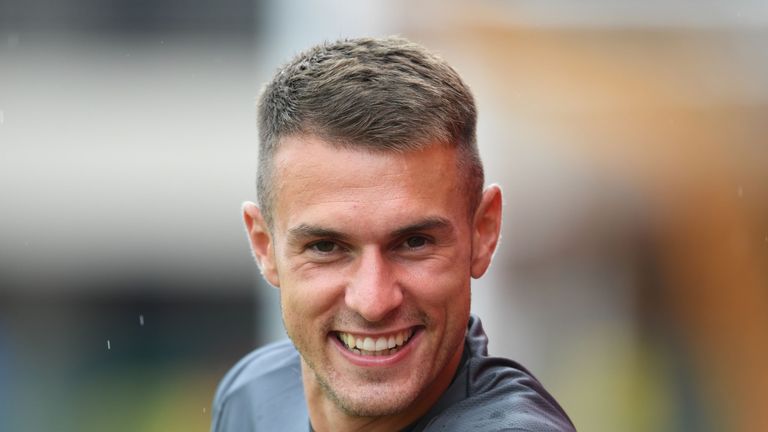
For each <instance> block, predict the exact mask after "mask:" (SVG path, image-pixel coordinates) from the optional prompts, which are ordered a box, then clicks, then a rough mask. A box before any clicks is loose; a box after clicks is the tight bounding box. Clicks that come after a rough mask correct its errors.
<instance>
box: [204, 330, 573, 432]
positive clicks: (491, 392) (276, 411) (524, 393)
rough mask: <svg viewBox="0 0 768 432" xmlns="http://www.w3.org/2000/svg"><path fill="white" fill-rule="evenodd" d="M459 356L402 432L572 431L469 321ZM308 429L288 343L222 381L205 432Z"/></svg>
mask: <svg viewBox="0 0 768 432" xmlns="http://www.w3.org/2000/svg"><path fill="white" fill-rule="evenodd" d="M464 347H465V349H464V356H463V357H462V361H461V364H460V365H459V368H458V370H457V371H456V375H455V377H454V379H453V382H452V383H451V385H450V386H449V387H448V389H447V390H446V391H445V393H443V395H442V396H441V397H440V399H439V400H438V401H437V402H436V403H435V405H434V406H433V407H432V408H431V409H430V410H429V411H428V412H427V413H426V414H425V415H424V416H422V417H421V418H420V419H419V420H418V421H416V422H415V423H414V424H411V425H410V426H408V427H407V428H406V429H405V430H404V431H407V432H418V431H469V430H472V431H521V432H522V431H527V432H551V431H552V432H554V431H575V430H576V429H575V428H574V426H573V423H571V421H570V419H569V418H568V415H566V413H565V411H563V409H562V408H561V407H560V405H559V404H558V403H557V401H555V399H554V398H553V397H552V396H551V395H550V394H549V393H548V392H547V391H546V390H545V389H544V387H543V386H542V385H541V383H539V381H538V380H536V378H534V377H533V375H532V374H531V373H530V372H528V370H527V369H525V368H524V367H523V366H521V365H520V364H519V363H517V362H514V361H512V360H509V359H505V358H500V357H489V356H488V338H487V337H486V335H485V332H484V331H483V327H482V324H481V323H480V320H479V319H478V318H477V317H476V316H474V315H473V316H470V319H469V324H468V328H467V336H466V339H465V346H464ZM309 430H311V428H310V425H309V415H308V413H307V406H306V401H305V399H304V389H303V386H302V381H301V366H300V358H299V353H298V352H297V351H296V349H295V348H294V346H293V344H291V342H290V341H289V340H285V341H281V342H276V343H273V344H269V345H266V346H264V347H262V348H259V349H257V350H255V351H253V352H251V353H250V354H248V355H247V356H246V357H244V358H243V359H242V360H240V361H239V362H238V363H237V364H236V365H235V366H234V367H233V368H232V369H231V370H230V371H229V372H228V373H227V374H226V376H225V377H224V379H222V381H221V383H220V384H219V388H218V390H217V391H216V396H215V398H214V401H213V423H212V424H211V431H212V432H249V431H301V432H306V431H309Z"/></svg>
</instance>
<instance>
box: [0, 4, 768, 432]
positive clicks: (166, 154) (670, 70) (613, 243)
mask: <svg viewBox="0 0 768 432" xmlns="http://www.w3.org/2000/svg"><path fill="white" fill-rule="evenodd" d="M390 34H399V35H403V36H406V37H408V38H410V39H412V40H414V41H417V42H420V43H422V44H424V45H426V46H427V47H429V48H431V49H433V50H436V51H437V52H439V53H441V54H442V55H443V57H445V58H446V59H448V61H449V62H450V63H451V64H452V65H454V66H455V68H456V69H457V70H458V71H459V72H460V73H461V74H462V75H463V77H464V78H465V80H466V81H467V83H468V84H469V85H470V86H471V87H472V88H473V90H474V92H475V95H476V98H477V102H478V106H479V111H480V118H479V142H480V146H481V153H482V155H483V158H484V160H485V163H486V166H487V176H488V179H489V181H492V182H497V183H499V184H501V185H502V187H503V190H504V193H505V198H506V204H505V212H506V214H505V221H504V222H505V226H504V237H503V240H502V243H501V248H500V250H499V251H498V253H497V255H496V258H495V263H494V265H493V267H492V268H491V271H490V273H489V274H488V275H487V276H486V277H485V278H484V279H481V280H480V281H477V282H476V283H475V285H474V292H473V309H474V310H475V312H476V313H477V314H479V315H480V316H481V317H482V318H483V320H484V323H485V326H486V329H487V331H488V333H489V335H490V338H491V346H490V349H491V353H492V354H497V355H504V356H508V357H511V358H513V359H516V360H519V361H521V362H522V363H523V364H525V365H526V366H528V367H529V368H530V369H531V370H532V371H533V372H534V374H535V375H537V376H538V377H539V379H540V380H541V381H543V383H544V384H545V386H547V387H548V388H549V389H550V391H551V392H552V393H553V394H554V395H555V397H556V398H557V399H558V400H559V401H560V402H561V403H562V405H563V406H564V408H565V409H566V411H567V412H568V413H569V414H570V416H571V418H572V419H573V421H574V423H575V424H576V426H577V428H578V429H579V430H581V431H616V430H621V431H724V430H728V431H765V430H768V410H766V409H765V408H766V407H767V406H768V371H766V365H768V142H766V136H768V50H766V48H765V45H766V41H768V3H765V2H762V1H753V0H736V1H731V2H695V1H659V0H653V1H645V2H629V1H624V2H615V1H608V0H586V1H580V2H567V1H560V0H558V1H551V2H536V1H533V0H530V1H528V0H526V1H491V0H485V1H475V2H468V1H437V0H430V1H421V2H408V1H405V0H396V1H384V0H378V1H366V2H342V1H340V0H336V1H323V2H321V1H308V2H299V1H296V0H291V1H277V0H219V1H215V2H214V1H206V0H199V1H195V2H181V1H178V0H159V1H129V0H111V1H101V2H99V1H89V0H0V430H2V431H13V432H28V431H42V430H57V431H104V430H109V431H206V430H207V429H208V427H209V423H210V403H211V398H212V396H213V392H214V390H215V386H216V384H217V382H218V380H219V379H220V378H221V376H222V375H223V374H224V373H225V371H226V370H227V369H228V368H229V367H230V366H231V365H232V364H233V363H234V362H235V361H236V360H237V359H239V358H240V357H241V356H242V355H244V354H245V353H247V352H248V351H250V350H252V349H253V348H255V347H256V346H259V345H261V344H263V343H264V342H267V341H270V340H275V339H278V338H281V337H284V336H283V335H284V334H283V331H282V328H281V325H280V319H279V310H278V298H277V292H276V291H275V290H274V289H271V288H268V287H266V286H265V285H264V284H263V283H262V282H261V281H260V279H259V277H258V273H257V271H256V268H255V266H254V265H253V263H252V261H251V258H250V253H249V251H248V248H247V244H246V241H245V236H244V230H243V228H242V227H241V220H240V213H239V209H240V203H241V202H242V201H244V200H248V199H253V198H254V196H255V188H254V179H255V173H254V170H255V165H256V151H257V141H256V136H257V132H256V127H255V107H254V104H255V99H256V96H257V94H258V91H259V88H260V86H261V85H262V83H263V82H264V81H266V80H267V79H269V77H270V75H271V74H272V73H273V71H274V70H275V68H276V67H277V66H278V65H279V64H281V63H282V62H283V61H285V60H287V59H288V58H289V57H291V56H292V55H293V54H294V53H296V52H297V51H299V50H301V49H303V48H305V47H307V46H309V45H312V44H314V43H317V42H320V41H323V40H326V39H336V38H338V37H344V36H360V35H390Z"/></svg>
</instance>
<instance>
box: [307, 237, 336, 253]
mask: <svg viewBox="0 0 768 432" xmlns="http://www.w3.org/2000/svg"><path fill="white" fill-rule="evenodd" d="M337 248H338V245H337V244H336V243H334V242H332V241H330V240H320V241H318V242H314V243H312V244H311V245H309V249H311V250H313V251H315V252H320V253H324V254H327V253H331V252H334V251H336V249H337Z"/></svg>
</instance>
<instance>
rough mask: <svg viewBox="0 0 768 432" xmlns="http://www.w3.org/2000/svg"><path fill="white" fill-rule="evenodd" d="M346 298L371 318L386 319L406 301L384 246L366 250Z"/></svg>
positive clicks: (353, 276) (374, 319)
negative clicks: (384, 254)
mask: <svg viewBox="0 0 768 432" xmlns="http://www.w3.org/2000/svg"><path fill="white" fill-rule="evenodd" d="M344 301H345V302H346V305H347V307H349V308H350V309H352V310H353V311H355V312H357V313H358V314H360V316H362V317H363V318H365V319H366V320H367V321H369V322H377V321H381V320H383V319H384V318H386V317H387V316H388V315H389V313H390V312H392V311H394V310H395V309H397V308H398V307H399V306H400V304H401V303H402V302H403V292H402V289H401V287H400V285H399V283H398V281H397V277H396V274H395V273H394V268H393V266H392V263H391V262H389V261H388V260H387V258H386V257H385V256H383V254H382V252H381V250H378V249H377V248H370V249H367V250H365V249H364V250H363V252H362V253H361V255H360V257H359V259H358V265H357V267H356V268H355V269H354V270H353V273H352V275H351V277H350V279H349V281H348V283H347V288H346V292H345V295H344Z"/></svg>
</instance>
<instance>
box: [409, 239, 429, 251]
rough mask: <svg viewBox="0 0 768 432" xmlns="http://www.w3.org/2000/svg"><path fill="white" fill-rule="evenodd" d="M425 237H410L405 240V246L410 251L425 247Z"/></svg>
mask: <svg viewBox="0 0 768 432" xmlns="http://www.w3.org/2000/svg"><path fill="white" fill-rule="evenodd" d="M428 241H429V240H427V238H426V237H423V236H411V237H408V238H407V239H406V240H405V245H406V246H408V247H409V248H411V249H419V248H422V247H424V246H426V245H427V242H428Z"/></svg>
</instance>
